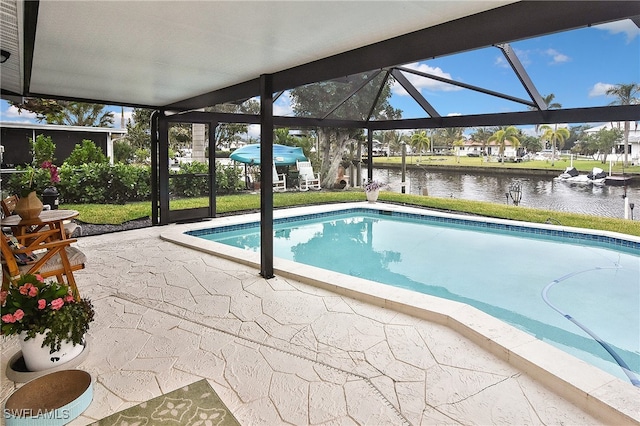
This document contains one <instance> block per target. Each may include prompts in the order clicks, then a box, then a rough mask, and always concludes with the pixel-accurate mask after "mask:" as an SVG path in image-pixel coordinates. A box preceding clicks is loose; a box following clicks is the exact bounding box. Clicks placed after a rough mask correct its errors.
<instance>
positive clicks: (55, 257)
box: [0, 229, 87, 299]
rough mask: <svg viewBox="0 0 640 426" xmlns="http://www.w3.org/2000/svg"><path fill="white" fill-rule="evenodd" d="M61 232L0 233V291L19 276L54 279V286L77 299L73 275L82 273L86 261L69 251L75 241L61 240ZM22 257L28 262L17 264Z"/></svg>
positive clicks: (77, 294)
mask: <svg viewBox="0 0 640 426" xmlns="http://www.w3.org/2000/svg"><path fill="white" fill-rule="evenodd" d="M61 232H62V231H61V230H60V229H46V230H40V231H38V232H33V233H30V234H26V235H22V236H17V237H15V236H13V235H7V234H5V233H2V237H1V238H0V246H1V249H2V272H3V279H2V290H6V289H7V288H8V286H9V284H10V283H12V282H15V281H17V280H18V279H20V277H21V276H22V275H27V274H40V275H41V276H42V277H43V278H49V277H56V278H57V280H58V282H60V283H65V284H68V285H69V287H70V288H71V290H72V291H73V295H74V297H75V298H76V299H79V298H80V293H79V291H78V286H77V285H76V280H75V278H74V276H73V271H78V270H80V269H84V264H85V262H86V261H87V257H86V256H85V255H84V253H82V252H81V251H80V250H78V249H77V248H75V247H71V243H74V242H76V241H77V240H76V239H61V237H62V235H61ZM12 238H15V240H17V242H18V246H17V247H16V246H15V244H11V241H12ZM15 240H14V241H15ZM12 246H13V247H12ZM25 257H29V258H30V259H29V260H28V261H27V262H24V264H21V263H22V262H19V261H18V258H23V260H24V258H25Z"/></svg>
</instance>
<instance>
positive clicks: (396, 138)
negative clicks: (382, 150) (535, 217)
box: [382, 130, 407, 155]
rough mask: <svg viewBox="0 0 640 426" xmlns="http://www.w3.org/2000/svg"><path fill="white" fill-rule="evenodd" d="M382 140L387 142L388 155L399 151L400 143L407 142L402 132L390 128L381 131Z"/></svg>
mask: <svg viewBox="0 0 640 426" xmlns="http://www.w3.org/2000/svg"><path fill="white" fill-rule="evenodd" d="M382 140H383V141H384V143H386V144H387V149H388V151H389V155H393V154H394V153H396V152H398V151H400V149H401V148H402V143H403V142H407V137H406V135H404V134H403V133H402V132H399V131H397V130H390V131H387V132H384V133H383V137H382Z"/></svg>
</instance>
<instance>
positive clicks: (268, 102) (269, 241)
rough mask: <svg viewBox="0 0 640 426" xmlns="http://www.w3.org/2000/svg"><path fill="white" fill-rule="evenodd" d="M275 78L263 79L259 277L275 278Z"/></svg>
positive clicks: (266, 77) (270, 76)
mask: <svg viewBox="0 0 640 426" xmlns="http://www.w3.org/2000/svg"><path fill="white" fill-rule="evenodd" d="M272 163H273V76H272V75H271V74H263V75H261V76H260V275H262V276H263V277H264V278H267V279H268V278H273V165H272Z"/></svg>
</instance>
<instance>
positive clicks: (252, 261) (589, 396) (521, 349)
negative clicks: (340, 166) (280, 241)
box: [160, 202, 640, 425]
mask: <svg viewBox="0 0 640 426" xmlns="http://www.w3.org/2000/svg"><path fill="white" fill-rule="evenodd" d="M353 208H357V209H361V208H369V209H374V210H387V211H393V212H402V213H413V214H422V215H425V214H426V215H431V216H437V217H440V218H445V219H446V218H451V219H455V218H458V219H460V218H461V219H464V220H468V221H474V222H490V223H496V224H503V225H505V224H506V225H509V226H522V227H528V228H538V229H541V230H552V231H567V232H572V233H574V232H577V233H586V234H590V235H596V236H601V237H604V238H614V239H623V240H628V241H632V242H637V243H640V238H637V237H633V236H629V235H624V234H619V233H615V232H609V231H592V230H586V229H579V228H573V227H567V226H561V225H547V224H534V223H525V222H518V221H508V220H501V219H491V218H484V217H475V216H467V215H458V214H453V213H445V212H439V211H433V210H429V209H421V208H416V207H408V206H401V205H395V204H385V203H367V202H364V203H342V204H329V205H322V206H306V207H295V208H289V209H281V210H275V211H274V219H279V218H284V217H289V216H301V215H308V214H316V213H320V212H332V211H340V210H347V209H353ZM259 220H260V214H259V213H252V214H248V215H241V216H226V217H220V218H214V219H210V220H207V221H204V222H199V223H192V224H182V225H171V229H169V230H167V231H166V232H162V233H161V235H160V238H161V239H163V240H165V241H170V242H173V243H176V244H179V245H182V246H185V247H189V248H192V249H195V250H199V251H202V252H206V253H209V254H212V255H215V256H219V257H223V258H226V259H229V260H233V261H236V262H238V263H242V264H245V265H248V266H252V267H255V268H257V269H260V253H253V252H248V251H246V250H243V249H239V248H235V247H231V246H228V245H225V244H220V243H216V242H213V241H208V240H204V239H202V238H199V237H196V236H192V235H187V234H186V232H189V231H196V230H201V229H206V228H212V227H221V226H231V225H238V224H242V223H246V222H258V221H259ZM274 273H276V274H278V275H280V276H283V277H287V278H291V279H296V280H298V281H300V282H303V283H305V284H309V285H313V286H316V287H320V288H323V289H326V290H328V291H331V292H334V293H337V294H341V295H344V296H347V297H351V298H354V299H357V300H360V301H363V302H367V303H371V304H374V305H376V306H380V307H384V308H387V309H391V310H394V311H397V312H402V313H405V314H408V315H412V316H414V317H417V318H421V319H424V320H427V321H431V322H434V323H437V324H441V325H444V326H447V327H449V328H450V329H452V330H454V331H456V332H458V333H459V334H461V335H462V336H464V337H465V338H467V339H469V340H471V341H473V342H474V343H476V344H477V345H479V346H480V347H482V348H483V349H485V350H487V351H489V352H490V353H492V354H493V355H495V356H497V357H498V358H500V359H502V360H503V361H505V362H507V363H509V364H511V365H513V366H514V367H516V368H518V369H520V370H521V371H523V372H524V373H526V374H528V375H529V376H531V377H532V378H534V379H535V380H537V381H539V382H540V383H542V384H543V385H544V386H546V387H547V388H549V389H551V390H553V391H554V392H555V393H557V394H558V395H560V396H562V397H563V398H565V399H567V400H568V401H570V402H572V403H574V404H575V405H576V406H578V407H580V408H581V409H582V410H584V411H585V412H587V413H589V414H591V415H593V416H596V417H598V418H601V419H603V420H606V422H607V423H615V424H637V425H640V410H638V409H635V410H634V408H635V407H636V406H637V401H638V398H640V388H636V387H634V386H633V385H632V384H630V383H627V382H625V381H624V380H622V379H619V378H617V377H615V376H613V375H611V374H609V373H607V372H605V371H602V370H600V369H599V368H597V367H595V366H592V365H590V364H588V363H587V362H585V361H582V360H581V359H578V358H576V357H574V356H573V355H570V354H568V353H566V352H564V351H562V350H560V349H558V348H556V347H554V346H552V345H551V344H548V343H546V342H543V341H541V340H538V339H537V338H535V337H534V336H531V335H529V334H528V333H526V332H524V331H521V330H519V329H517V328H515V327H513V326H511V325H509V324H506V323H505V322H503V321H501V320H499V319H496V318H494V317H492V316H490V315H488V314H486V313H484V312H482V311H480V310H478V309H476V308H474V307H472V306H470V305H466V304H464V303H460V302H455V301H450V300H447V299H441V298H438V297H434V296H430V295H424V294H416V293H415V292H412V291H409V290H406V289H402V288H394V287H391V286H385V285H377V286H371V281H368V280H364V279H361V278H357V277H352V276H349V275H345V274H341V273H337V272H333V271H327V270H325V269H320V268H316V267H313V266H308V265H303V264H299V263H295V262H293V261H290V260H285V259H280V258H274Z"/></svg>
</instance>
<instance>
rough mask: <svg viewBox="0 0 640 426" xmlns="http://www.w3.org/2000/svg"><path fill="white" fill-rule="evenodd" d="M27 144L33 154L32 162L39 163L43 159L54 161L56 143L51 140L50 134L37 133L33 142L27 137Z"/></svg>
mask: <svg viewBox="0 0 640 426" xmlns="http://www.w3.org/2000/svg"><path fill="white" fill-rule="evenodd" d="M29 145H30V146H31V153H32V154H33V164H35V165H38V166H39V165H40V164H42V162H43V161H51V162H52V163H53V162H54V160H55V158H54V155H55V152H56V145H55V144H54V143H53V141H52V140H51V136H45V135H38V136H36V140H35V142H34V140H33V139H31V138H29Z"/></svg>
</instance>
